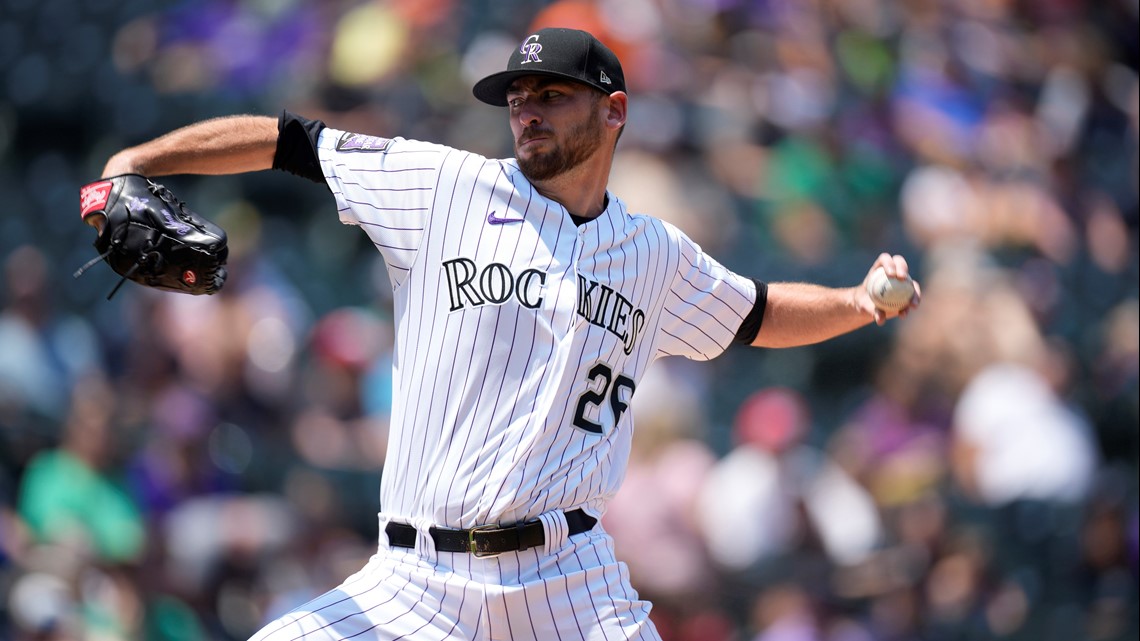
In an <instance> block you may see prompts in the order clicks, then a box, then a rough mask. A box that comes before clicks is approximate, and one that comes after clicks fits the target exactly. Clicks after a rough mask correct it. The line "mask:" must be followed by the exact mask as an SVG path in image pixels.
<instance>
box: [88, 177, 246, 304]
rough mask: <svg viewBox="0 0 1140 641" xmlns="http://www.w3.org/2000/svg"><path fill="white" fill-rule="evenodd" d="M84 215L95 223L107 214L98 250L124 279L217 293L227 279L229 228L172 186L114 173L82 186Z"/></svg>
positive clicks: (116, 289) (97, 242) (200, 292)
mask: <svg viewBox="0 0 1140 641" xmlns="http://www.w3.org/2000/svg"><path fill="white" fill-rule="evenodd" d="M79 213H80V216H82V217H83V220H84V221H85V222H88V223H91V224H93V225H94V226H96V227H98V225H95V224H94V223H95V221H96V220H97V219H93V218H92V216H97V215H100V214H101V215H103V216H105V217H106V220H105V222H103V224H102V228H101V229H100V231H99V235H98V236H97V237H96V238H95V243H94V244H95V249H96V250H97V251H98V252H99V256H97V257H96V258H94V259H92V260H91V262H89V263H87V264H86V265H84V266H83V267H82V268H81V269H80V270H79V271H77V272H76V273H75V275H76V276H79V275H80V274H82V273H83V271H84V270H86V269H87V268H88V267H90V266H91V265H94V264H95V263H97V262H99V260H105V261H107V264H109V265H110V266H111V269H113V270H115V272H116V273H118V274H119V275H120V276H122V279H121V280H119V284H118V285H116V286H115V288H114V289H113V290H111V293H110V294H108V295H107V298H108V299H110V298H111V297H112V296H114V295H115V292H117V291H118V290H119V287H121V286H122V284H123V282H125V281H126V280H128V279H130V280H133V281H135V282H136V283H139V284H140V285H145V286H147V287H153V288H155V289H163V290H169V291H175V292H183V293H186V294H214V293H217V292H218V291H219V290H220V289H221V288H222V285H223V284H225V282H226V269H225V267H224V266H225V264H226V257H227V256H228V254H229V250H228V249H227V247H226V232H225V231H224V230H223V229H222V228H221V227H218V226H217V225H215V224H214V223H211V222H210V221H208V220H206V219H205V218H202V217H201V216H199V215H198V214H196V213H194V212H193V211H191V210H189V209H187V208H186V205H185V204H183V202H182V201H181V200H179V199H178V198H177V197H176V196H175V195H174V194H172V193H171V192H170V190H169V189H167V188H166V187H163V186H162V185H159V184H157V183H155V182H154V181H152V180H150V179H149V178H147V177H145V176H140V175H138V174H123V175H121V176H112V177H110V178H105V179H103V180H99V181H96V182H93V183H91V184H89V185H84V186H83V187H82V188H81V189H80V190H79Z"/></svg>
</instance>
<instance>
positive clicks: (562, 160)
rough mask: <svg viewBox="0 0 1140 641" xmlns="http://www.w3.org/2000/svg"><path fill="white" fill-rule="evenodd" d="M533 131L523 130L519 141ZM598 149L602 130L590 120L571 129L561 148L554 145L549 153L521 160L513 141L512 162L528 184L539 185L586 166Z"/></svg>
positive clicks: (533, 131) (530, 135)
mask: <svg viewBox="0 0 1140 641" xmlns="http://www.w3.org/2000/svg"><path fill="white" fill-rule="evenodd" d="M535 133H536V130H534V129H531V128H529V127H528V128H527V129H524V130H523V132H522V134H521V135H520V136H519V140H527V139H528V138H530V137H532V136H533V135H534V134H535ZM601 145H602V128H601V126H599V125H597V124H596V123H595V122H594V121H593V119H592V118H586V119H585V120H584V121H582V122H580V123H578V124H576V125H574V127H573V128H571V129H570V130H569V131H568V132H567V134H566V136H565V144H556V145H554V148H553V149H551V150H550V151H545V152H538V153H531V155H530V156H528V157H526V158H523V157H522V155H521V154H520V153H519V141H518V140H516V141H515V158H516V159H517V160H518V163H519V169H520V170H521V171H522V173H523V175H524V176H526V177H527V179H528V180H530V181H531V182H541V181H545V180H550V179H551V178H554V177H556V176H560V175H562V174H564V173H566V172H568V171H570V170H571V169H574V168H575V167H577V166H579V165H581V164H582V163H584V162H586V159H588V158H589V157H590V156H592V155H593V154H594V152H596V151H597V150H598V148H599V147H601Z"/></svg>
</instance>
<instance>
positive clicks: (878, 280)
mask: <svg viewBox="0 0 1140 641" xmlns="http://www.w3.org/2000/svg"><path fill="white" fill-rule="evenodd" d="M867 293H868V294H870V295H871V302H873V303H875V307H878V308H879V309H881V310H883V311H887V312H897V311H900V310H903V309H906V307H907V305H910V300H911V298H914V281H913V280H911V278H910V276H907V277H906V278H901V279H900V278H891V277H889V276H887V272H886V270H884V269H883V268H882V267H879V268H877V269H875V271H873V272H871V277H870V278H868V279H867Z"/></svg>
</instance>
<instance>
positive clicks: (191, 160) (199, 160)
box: [103, 116, 277, 177]
mask: <svg viewBox="0 0 1140 641" xmlns="http://www.w3.org/2000/svg"><path fill="white" fill-rule="evenodd" d="M276 149H277V119H276V118H271V117H268V116H227V117H224V118H214V119H212V120H204V121H202V122H198V123H195V124H192V125H188V126H186V127H182V128H181V129H176V130H174V131H172V132H170V133H168V134H165V135H163V136H160V137H158V138H155V139H154V140H151V141H149V142H145V143H142V144H140V145H136V146H134V147H128V148H127V149H124V150H122V151H120V152H119V153H117V154H115V155H114V156H112V157H111V159H110V160H108V161H107V164H106V166H105V167H104V168H103V176H104V177H106V176H115V175H118V174H131V173H133V174H143V175H144V176H169V175H172V174H203V175H221V174H238V173H245V172H250V171H261V170H263V169H271V168H272V167H273V155H274V153H275V151H276Z"/></svg>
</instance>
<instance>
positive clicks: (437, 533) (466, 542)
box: [384, 509, 598, 557]
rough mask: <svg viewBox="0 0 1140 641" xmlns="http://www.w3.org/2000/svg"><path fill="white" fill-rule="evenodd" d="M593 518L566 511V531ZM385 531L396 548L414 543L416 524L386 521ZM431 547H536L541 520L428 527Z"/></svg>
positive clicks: (485, 550) (489, 551)
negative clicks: (459, 526) (458, 528)
mask: <svg viewBox="0 0 1140 641" xmlns="http://www.w3.org/2000/svg"><path fill="white" fill-rule="evenodd" d="M597 522H598V520H597V519H595V518H594V517H592V516H590V515H589V514H586V513H585V512H584V511H583V510H581V509H577V510H571V511H569V512H566V524H567V525H569V526H570V535H571V536H572V535H574V534H581V533H582V532H587V531H589V530H591V529H593V527H594V525H596V524H597ZM384 532H385V533H386V534H387V535H388V544H389V545H392V546H394V547H398V548H414V547H416V528H414V527H412V526H410V525H408V524H407V523H397V522H395V521H389V522H388V525H386V526H385V527H384ZM428 533H429V534H431V538H432V540H434V541H435V549H436V550H438V551H440V552H469V553H471V554H474V555H475V556H479V557H484V556H495V555H496V554H502V553H503V552H515V551H519V552H521V551H523V550H526V549H529V548H536V547H539V546H541V545H543V544H544V543H546V537H545V534H544V532H543V529H542V521H538V520H534V521H527V522H525V523H518V524H516V525H508V526H505V527H504V526H499V525H480V526H479V527H473V528H471V529H470V530H456V529H452V528H442V527H435V526H434V525H433V526H432V527H430V528H428Z"/></svg>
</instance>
